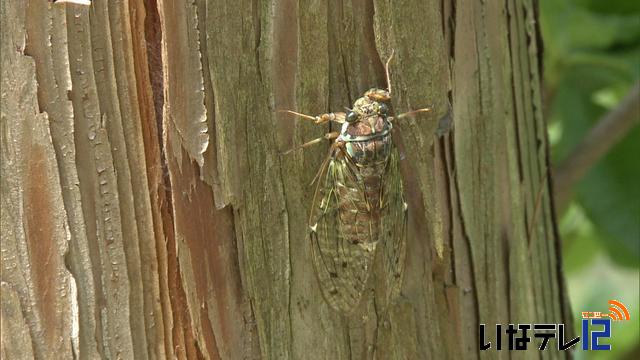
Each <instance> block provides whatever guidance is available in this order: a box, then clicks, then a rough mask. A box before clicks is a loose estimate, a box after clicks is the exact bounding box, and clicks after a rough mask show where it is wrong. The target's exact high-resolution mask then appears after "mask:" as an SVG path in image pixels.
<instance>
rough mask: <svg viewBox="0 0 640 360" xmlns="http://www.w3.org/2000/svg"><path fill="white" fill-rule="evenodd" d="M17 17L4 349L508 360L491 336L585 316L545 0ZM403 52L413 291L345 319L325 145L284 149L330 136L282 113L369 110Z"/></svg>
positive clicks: (42, 353) (396, 74)
mask: <svg viewBox="0 0 640 360" xmlns="http://www.w3.org/2000/svg"><path fill="white" fill-rule="evenodd" d="M1 7H2V8H1V10H2V13H1V19H2V36H3V37H2V122H1V130H2V132H1V136H2V193H1V195H2V223H1V225H2V318H3V321H2V357H3V358H5V359H22V358H39V359H49V358H64V359H68V358H72V357H73V356H75V357H79V358H81V359H85V358H99V357H101V358H122V359H133V358H135V359H147V358H151V359H156V358H173V357H177V358H181V359H182V358H207V359H218V358H221V359H243V358H266V359H285V358H292V359H309V358H311V359H315V358H323V359H346V358H357V359H368V358H374V357H375V358H378V359H396V358H397V359H426V358H434V359H445V358H451V359H454V358H455V359H459V358H465V359H467V358H478V357H491V358H493V357H500V358H502V357H508V356H509V354H510V353H509V352H507V351H500V352H498V351H495V350H490V351H488V352H481V351H479V340H478V335H477V334H478V324H479V323H486V324H488V326H489V328H492V326H493V324H496V323H501V324H507V323H567V322H569V318H570V314H569V312H568V307H567V306H566V297H565V295H564V288H563V287H564V285H563V278H562V272H561V267H560V253H559V246H558V245H559V240H558V235H557V232H556V225H555V219H554V213H553V204H552V201H551V197H550V194H549V190H550V189H551V185H550V181H549V179H550V174H549V172H548V149H547V140H546V132H545V123H544V120H543V119H542V112H541V103H540V101H541V100H540V68H541V64H540V59H539V52H540V48H541V43H540V38H539V33H538V31H537V14H536V11H537V5H536V1H535V0H523V1H517V0H506V1H494V0H490V1H485V2H478V1H473V0H457V1H422V0H405V1H399V0H394V1H385V0H353V1H344V2H343V1H322V0H302V1H298V2H296V1H292V0H276V1H263V2H257V1H246V0H245V1H241V2H240V3H236V2H231V1H220V0H194V1H189V2H184V1H178V0H159V1H156V0H120V1H94V2H93V4H92V5H91V6H89V7H87V6H80V5H73V4H59V3H58V4H51V3H49V2H46V1H44V0H29V1H2V5H1ZM392 51H395V57H394V59H393V60H392V62H391V80H392V87H393V101H392V103H393V106H394V108H395V109H396V112H397V113H400V112H404V111H408V110H411V109H417V108H422V107H426V106H431V107H432V108H433V109H434V111H432V112H431V113H430V114H428V115H418V116H416V117H415V118H406V119H402V120H401V121H399V122H398V123H397V125H398V126H397V127H398V128H399V136H398V140H399V143H398V146H399V149H400V151H401V153H402V155H403V160H402V161H401V170H402V175H403V183H404V187H405V193H406V197H407V199H409V236H408V245H407V248H408V255H407V264H406V268H405V272H404V283H403V287H402V296H401V297H400V298H399V299H396V301H395V302H394V303H393V304H392V306H391V307H390V308H389V309H388V310H385V311H381V310H380V309H377V308H376V306H375V305H376V304H375V299H374V296H373V295H366V296H365V298H364V300H363V302H362V304H361V305H360V308H359V310H358V311H357V315H354V316H350V317H346V316H342V315H340V314H338V313H336V312H334V311H333V310H332V309H331V308H330V307H329V306H328V305H327V304H326V303H325V302H324V300H323V298H322V296H321V292H320V289H319V285H318V283H317V280H316V277H315V275H314V269H313V266H312V265H311V263H312V262H311V250H310V242H309V236H308V227H307V215H308V211H309V209H310V204H311V197H312V195H313V190H314V189H313V187H311V186H308V184H309V183H310V182H311V180H312V178H313V177H314V175H315V173H316V171H317V169H318V167H319V165H320V163H321V162H322V161H323V159H324V157H325V156H326V152H327V146H328V145H326V144H324V145H318V146H316V147H314V148H309V149H305V150H304V151H296V152H294V153H292V154H290V155H287V156H282V155H281V153H282V151H284V150H286V149H289V148H291V147H293V146H294V145H295V144H299V143H301V142H302V141H303V140H308V139H312V138H316V137H318V136H321V135H322V134H323V133H325V132H327V127H326V126H317V125H313V124H310V123H308V122H304V121H297V120H293V119H291V118H290V117H288V116H285V115H283V114H281V113H276V112H275V110H276V109H292V110H296V111H300V112H304V113H307V114H319V113H323V112H327V111H330V110H332V111H341V110H342V109H343V108H344V107H345V106H351V105H352V104H353V101H354V100H355V99H356V98H358V97H360V96H361V95H362V93H363V91H365V90H367V89H368V88H371V87H375V86H377V87H381V88H384V87H385V86H386V83H385V74H384V66H383V62H384V61H385V60H386V59H387V58H388V57H389V56H390V54H391V52H392ZM531 345H532V344H531ZM530 348H531V349H532V350H531V351H529V352H524V353H519V356H522V357H525V358H538V357H539V356H540V355H539V353H538V350H537V349H536V347H535V346H533V345H532V346H530ZM543 354H544V357H548V358H562V357H565V356H566V355H565V354H564V353H558V352H554V351H547V352H544V353H543Z"/></svg>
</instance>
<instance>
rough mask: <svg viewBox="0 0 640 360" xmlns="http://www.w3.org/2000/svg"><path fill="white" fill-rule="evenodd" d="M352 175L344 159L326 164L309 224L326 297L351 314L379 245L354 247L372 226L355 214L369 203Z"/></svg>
mask: <svg viewBox="0 0 640 360" xmlns="http://www.w3.org/2000/svg"><path fill="white" fill-rule="evenodd" d="M353 171H354V170H353V169H352V168H351V167H350V164H349V163H348V162H347V160H346V159H344V158H342V159H336V158H330V159H329V161H328V162H326V163H325V165H324V167H323V169H321V170H320V173H319V175H320V181H319V182H318V188H317V189H316V195H315V197H314V198H315V200H314V204H313V207H312V210H311V217H310V221H309V226H310V228H311V242H312V255H313V256H312V258H313V263H314V266H315V269H316V274H317V276H318V281H319V283H320V288H321V291H322V295H323V296H324V298H325V300H326V301H327V303H329V305H331V306H332V307H333V308H334V309H336V310H338V311H340V312H343V313H346V314H348V313H351V312H352V311H353V310H354V309H355V308H356V306H357V305H358V303H359V302H360V299H361V298H362V293H363V292H364V289H365V286H366V283H367V279H368V277H369V273H370V272H371V267H372V263H373V259H374V255H375V247H376V243H377V241H373V242H367V243H363V242H359V241H354V239H362V238H363V237H366V236H367V234H368V233H367V231H368V230H367V229H369V228H370V227H371V226H370V225H371V224H368V223H367V222H370V221H371V220H370V219H369V218H367V217H366V216H365V217H362V216H360V215H358V214H357V213H356V212H355V211H354V210H355V209H358V208H360V209H362V207H363V206H365V207H366V198H365V194H364V191H363V190H362V189H361V188H358V187H357V182H356V181H355V180H354V177H355V174H354V173H353ZM347 184H349V186H346V185H347ZM341 209H342V210H341ZM354 224H355V225H354Z"/></svg>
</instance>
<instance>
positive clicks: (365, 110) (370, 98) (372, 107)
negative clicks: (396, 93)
mask: <svg viewBox="0 0 640 360" xmlns="http://www.w3.org/2000/svg"><path fill="white" fill-rule="evenodd" d="M389 100H390V97H389V92H388V91H386V90H381V89H370V90H368V91H367V92H365V93H364V96H363V97H361V98H359V99H358V100H356V102H355V103H354V104H353V109H350V110H349V112H347V115H346V118H345V120H346V122H347V123H348V124H349V131H348V132H349V134H350V135H353V136H366V135H370V134H375V133H378V132H381V131H383V130H385V129H386V128H388V127H389V124H388V120H387V116H388V115H389V105H388V102H389Z"/></svg>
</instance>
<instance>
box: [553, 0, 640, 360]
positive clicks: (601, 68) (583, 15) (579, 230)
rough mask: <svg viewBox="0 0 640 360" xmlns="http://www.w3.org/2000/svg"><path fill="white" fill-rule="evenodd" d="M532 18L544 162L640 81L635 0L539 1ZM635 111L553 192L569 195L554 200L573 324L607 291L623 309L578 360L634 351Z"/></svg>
mask: <svg viewBox="0 0 640 360" xmlns="http://www.w3.org/2000/svg"><path fill="white" fill-rule="evenodd" d="M540 21H541V30H542V35H543V41H544V44H545V47H544V49H545V53H544V75H545V79H544V80H545V88H544V91H545V100H546V101H545V106H546V108H545V111H546V113H547V119H548V123H549V135H550V142H551V147H552V154H553V163H554V164H556V165H559V164H562V163H563V161H565V160H567V159H568V158H570V157H571V156H572V155H571V154H572V151H573V150H574V149H575V148H576V146H577V145H578V144H579V143H580V142H581V141H582V139H583V138H584V137H585V136H586V135H587V134H588V133H589V131H590V130H591V129H593V127H594V126H595V125H596V124H597V123H598V122H599V120H600V119H602V118H603V117H604V116H606V115H607V114H608V113H610V112H611V111H614V110H615V109H616V107H618V106H620V103H621V101H622V100H623V99H624V98H625V97H626V96H629V95H628V94H629V92H630V91H631V90H632V88H633V86H634V85H635V84H637V83H638V81H639V79H640V2H638V1H628V0H610V1H601V0H542V1H541V2H540ZM636 86H637V85H636ZM632 101H634V102H635V103H636V104H637V102H639V101H640V99H638V98H637V96H635V97H634V99H632ZM636 109H637V105H636ZM639 116H640V114H638V113H637V112H635V115H634V116H633V117H634V118H635V119H634V120H633V122H634V124H635V125H634V126H633V127H632V128H631V129H630V130H628V131H625V134H624V136H623V137H622V138H621V140H620V141H619V142H617V143H616V144H615V145H614V146H613V147H612V148H611V149H610V150H609V151H608V152H607V154H606V155H605V156H604V157H603V158H601V159H599V160H598V161H596V162H593V164H592V166H591V167H590V168H589V170H588V171H587V172H586V174H585V176H584V177H582V178H581V179H580V180H579V181H578V182H577V183H575V184H573V186H571V194H570V195H568V194H556V197H559V196H566V197H567V198H568V199H569V200H567V201H565V202H564V203H563V202H562V201H559V202H560V203H559V204H558V202H557V207H558V210H559V213H558V216H559V217H560V220H561V221H560V231H561V237H562V239H563V257H564V268H565V273H566V276H567V281H568V289H569V295H570V298H571V303H572V309H573V313H574V317H573V318H574V321H575V326H576V328H577V329H579V328H580V321H579V319H580V312H581V311H603V312H608V310H607V308H608V305H607V301H608V300H609V299H618V300H620V301H622V302H623V303H625V304H626V305H627V307H628V308H629V310H630V312H631V321H630V322H616V323H614V324H613V336H612V339H611V344H612V351H611V352H598V353H594V352H589V353H586V352H582V351H577V352H576V358H578V359H581V358H601V359H613V358H616V359H617V358H625V357H629V358H632V357H635V356H636V355H638V353H639V347H638V344H639V341H640V339H639V332H640V330H639V328H638V319H639V316H640V312H639V311H638V309H639V299H638V293H639V288H638V284H639V278H640V276H639V270H638V269H639V264H640V186H639V185H638V184H639V179H640V166H639V163H638V157H639V156H640V127H639V126H637V123H638V118H639ZM604 136H607V134H606V133H605V134H604ZM603 141H605V140H604V139H603ZM556 174H557V171H556Z"/></svg>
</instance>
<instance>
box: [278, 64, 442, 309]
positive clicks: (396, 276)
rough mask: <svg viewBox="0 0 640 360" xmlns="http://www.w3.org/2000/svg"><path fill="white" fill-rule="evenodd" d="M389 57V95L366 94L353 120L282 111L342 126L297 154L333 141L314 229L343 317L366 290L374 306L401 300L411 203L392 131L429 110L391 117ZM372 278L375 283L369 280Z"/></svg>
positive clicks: (330, 292)
mask: <svg viewBox="0 0 640 360" xmlns="http://www.w3.org/2000/svg"><path fill="white" fill-rule="evenodd" d="M391 57H393V52H392V55H391ZM391 57H390V58H389V60H387V63H386V66H385V72H386V75H387V89H388V90H382V89H371V90H369V91H367V92H365V93H364V95H363V96H362V97H361V98H359V99H358V100H356V101H355V103H354V104H353V109H350V110H349V112H347V113H343V112H337V113H328V114H321V115H317V116H311V115H305V114H302V113H298V112H295V111H290V110H282V111H283V112H286V113H289V114H293V115H296V116H300V117H302V118H305V119H308V120H312V121H314V122H315V123H316V124H324V123H327V122H334V123H338V124H341V126H342V128H341V130H340V132H332V133H328V134H326V135H325V136H324V137H322V138H318V139H315V140H312V141H309V142H307V143H305V144H302V145H300V146H299V147H298V148H304V147H307V146H310V145H313V144H317V143H319V142H321V141H323V140H324V139H327V140H332V141H333V143H332V145H331V149H330V153H329V156H328V157H327V159H326V160H325V161H324V162H323V163H322V166H321V168H320V170H319V171H318V174H317V175H316V179H317V180H318V184H317V187H316V191H315V195H314V197H313V204H312V207H311V214H310V216H309V229H310V237H311V243H312V258H313V264H314V267H315V270H316V274H317V275H318V281H319V284H320V289H321V292H322V295H323V297H324V298H325V300H326V301H327V303H328V304H329V305H330V306H331V307H332V308H333V309H335V310H337V311H339V312H341V313H343V314H351V313H353V312H354V310H355V309H357V307H358V305H359V304H360V303H361V301H362V298H363V294H364V292H365V289H367V287H368V286H371V287H372V288H373V290H374V291H373V294H374V296H375V303H376V307H378V308H382V309H384V308H385V307H386V306H388V305H389V304H390V303H391V302H393V299H394V298H396V297H397V296H398V295H399V293H400V288H401V285H402V277H403V272H404V264H405V257H406V239H407V204H406V203H405V201H404V194H403V189H402V179H401V177H400V166H399V156H398V151H397V149H396V147H395V146H394V144H393V140H392V137H391V131H392V129H393V121H394V120H397V119H401V118H403V117H406V116H410V115H413V114H416V113H420V112H427V111H430V110H431V109H430V108H423V109H418V110H413V111H409V112H407V113H404V114H400V115H397V116H393V115H392V114H391V110H390V101H391V81H390V78H389V63H390V62H391ZM295 149H297V148H294V149H291V150H289V151H287V152H286V153H288V152H291V151H293V150H295ZM372 274H374V281H370V279H371V278H372V276H371V275H372ZM369 284H370V285H369Z"/></svg>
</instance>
